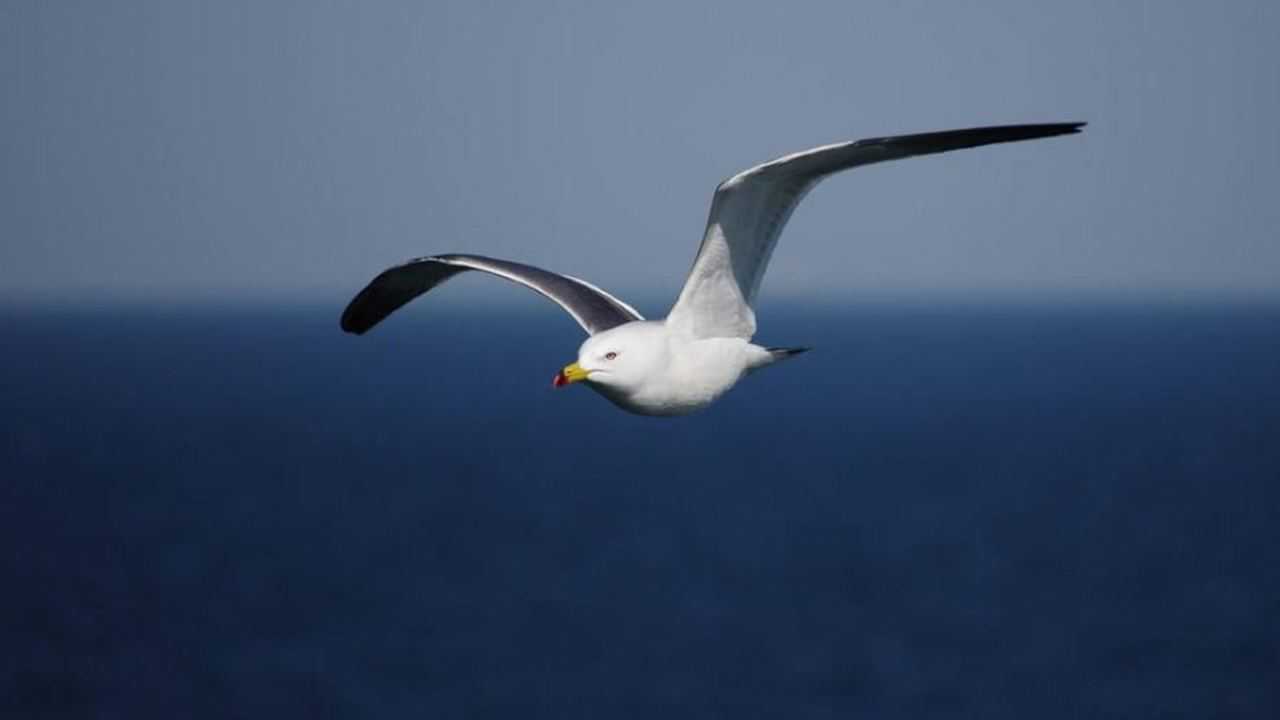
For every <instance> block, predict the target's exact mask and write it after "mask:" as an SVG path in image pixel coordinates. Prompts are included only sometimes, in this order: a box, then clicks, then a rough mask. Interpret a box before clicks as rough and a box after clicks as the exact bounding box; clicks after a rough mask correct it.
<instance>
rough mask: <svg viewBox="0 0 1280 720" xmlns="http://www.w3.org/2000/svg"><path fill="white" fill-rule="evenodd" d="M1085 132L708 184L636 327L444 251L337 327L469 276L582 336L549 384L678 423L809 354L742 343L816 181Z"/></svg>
mask: <svg viewBox="0 0 1280 720" xmlns="http://www.w3.org/2000/svg"><path fill="white" fill-rule="evenodd" d="M1084 125H1085V123H1082V122H1073V123H1046V124H1035V125H1002V126H993V127H978V128H967V129H963V130H945V131H942V132H929V133H919V134H914V135H897V136H891V137H877V138H866V139H863V140H856V141H852V142H842V143H836V144H832V145H823V146H821V147H816V148H813V149H811V150H805V151H802V152H798V153H794V154H791V155H786V156H783V157H780V158H778V159H776V160H772V161H770V162H766V163H763V164H761V165H756V166H755V167H752V168H750V169H748V170H744V171H742V172H740V173H738V174H737V175H734V176H733V177H730V178H729V179H727V180H725V181H724V182H722V183H720V185H719V186H718V187H716V191H715V195H714V196H713V197H712V200H711V216H710V218H709V219H708V220H707V227H706V231H705V232H704V234H703V237H702V244H701V245H700V246H699V248H698V253H697V255H696V256H695V257H694V260H693V267H692V269H690V271H689V277H688V279H686V280H685V284H684V287H683V289H681V291H680V295H679V297H678V298H676V302H675V305H674V306H672V308H671V311H670V312H669V313H668V314H667V317H666V318H665V319H663V320H645V319H644V317H642V316H641V315H640V313H638V312H636V310H635V308H633V307H631V306H630V305H628V304H627V303H625V302H623V301H622V300H619V299H618V298H617V297H615V296H614V295H611V294H609V293H608V292H605V291H604V290H602V289H600V288H599V287H596V286H595V285H592V284H591V283H589V282H587V281H586V280H582V279H579V278H576V277H572V276H570V275H561V274H558V273H554V272H550V271H548V270H543V269H541V268H537V267H533V266H532V265H525V264H522V263H518V262H512V261H510V260H499V259H497V258H491V257H484V256H482V255H463V254H447V255H432V256H430V257H421V258H417V259H414V260H410V261H408V262H406V263H404V264H401V265H397V266H395V267H392V268H390V269H388V270H386V271H385V272H383V273H381V274H380V275H378V276H377V277H375V278H374V279H373V280H372V281H371V282H370V283H369V284H368V285H367V286H366V287H365V288H364V289H363V290H361V291H360V292H359V294H357V295H356V296H355V298H354V299H352V300H351V303H350V304H349V305H348V306H347V308H346V311H345V312H343V314H342V321H341V326H342V329H343V330H345V331H346V332H349V333H354V334H356V335H362V334H364V333H365V332H368V331H369V329H370V328H372V327H374V326H375V325H377V324H378V323H380V322H381V321H382V320H384V319H385V318H386V317H387V316H388V315H390V314H391V313H393V312H395V311H396V310H397V309H399V308H400V307H402V306H403V305H405V304H406V303H408V302H409V301H411V300H413V299H414V298H416V297H418V296H419V295H421V294H423V293H425V292H427V291H428V290H431V289H432V288H434V287H436V286H438V285H440V284H441V283H443V282H444V281H445V280H448V279H449V278H451V277H453V276H454V275H457V274H459V273H462V272H466V271H469V270H478V271H481V272H485V273H489V274H491V275H496V276H498V277H500V278H504V279H506V280H510V281H511V282H514V283H519V284H520V285H523V286H525V287H527V288H529V289H530V290H533V291H534V292H537V293H538V294H540V295H542V296H544V297H546V298H548V299H549V300H551V301H552V302H555V303H556V304H557V305H559V306H560V307H562V308H564V310H565V311H566V312H568V313H569V315H571V316H572V317H573V319H574V320H576V321H577V322H578V324H579V325H581V326H582V329H583V330H585V331H586V332H587V334H588V336H589V337H588V338H587V339H586V341H585V342H583V343H582V346H581V347H580V348H579V349H578V359H577V362H573V363H570V364H568V365H566V366H565V367H564V369H562V370H560V371H559V372H558V373H557V374H556V375H555V377H554V379H553V381H552V384H553V385H554V386H555V387H562V386H566V385H570V384H574V383H585V384H586V385H587V386H588V387H590V388H592V389H593V390H595V391H597V392H598V393H599V394H601V395H603V396H604V397H605V398H607V399H609V400H610V401H612V402H613V403H614V404H615V405H617V406H618V407H620V408H622V409H623V410H627V411H629V412H633V413H636V414H640V415H652V416H675V415H685V414H688V413H692V412H695V411H697V410H701V409H703V408H705V407H707V406H708V405H710V404H711V403H712V402H714V401H715V400H716V399H717V398H719V397H720V396H721V395H723V394H724V393H725V392H727V391H728V390H729V389H730V388H732V387H733V386H734V385H736V384H737V382H738V381H739V380H741V379H742V378H743V377H745V376H746V375H748V374H750V373H752V372H754V371H756V370H759V369H761V368H764V367H768V366H770V365H773V364H775V363H778V362H781V361H783V360H787V359H790V358H793V357H795V356H796V355H799V354H800V353H802V352H804V351H805V350H807V349H808V348H801V347H765V346H761V345H756V344H754V343H752V342H751V338H752V337H753V336H754V335H755V333H756V318H755V312H754V310H753V307H754V304H755V300H756V294H757V293H758V291H759V289H760V280H761V279H762V278H763V277H764V271H765V268H766V266H768V264H769V257H770V255H772V254H773V248H774V246H775V245H776V244H777V242H778V236H779V235H781V234H782V228H783V226H785V225H786V224H787V220H788V219H789V218H790V217H791V213H792V212H793V211H795V209H796V206H797V205H799V204H800V201H801V200H802V199H803V198H804V196H805V195H806V194H807V193H808V192H809V191H810V190H812V189H813V188H814V186H816V185H817V184H818V183H819V182H820V181H821V180H822V179H824V178H826V177H828V176H830V175H833V174H835V173H838V172H840V171H842V170H848V169H850V168H855V167H860V166H863V165H871V164H873V163H879V162H885V161H888V160H899V159H902V158H908V157H913V156H916V155H930V154H933V153H941V152H948V151H951V150H960V149H963V148H972V147H978V146H981V145H991V144H995V143H1005V142H1016V141H1020V140H1034V139H1037V138H1048V137H1054V136H1057V135H1071V134H1074V133H1078V132H1080V130H1081V128H1083V127H1084Z"/></svg>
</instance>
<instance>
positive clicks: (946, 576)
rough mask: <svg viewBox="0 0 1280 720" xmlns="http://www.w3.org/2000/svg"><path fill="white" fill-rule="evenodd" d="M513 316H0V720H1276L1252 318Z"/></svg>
mask: <svg viewBox="0 0 1280 720" xmlns="http://www.w3.org/2000/svg"><path fill="white" fill-rule="evenodd" d="M521 307H523V306H521ZM516 310H517V311H519V310H520V309H519V308H517V309H516ZM525 312H527V314H525V315H515V316H512V315H510V314H509V311H508V310H505V309H503V310H494V311H492V312H480V313H477V314H475V315H474V316H473V317H469V318H463V319H459V318H457V317H454V316H451V315H450V313H449V312H448V311H444V310H441V309H440V308H438V307H434V306H433V307H432V308H430V309H429V310H423V311H417V310H414V309H413V308H411V309H410V312H409V313H408V315H407V316H406V317H400V316H397V317H396V318H393V320H392V322H390V323H389V324H388V325H387V326H386V327H385V328H379V329H378V330H377V331H375V332H374V333H372V334H371V335H369V336H367V337H364V338H353V337H349V336H344V335H342V334H340V333H339V332H338V330H337V327H336V326H337V308H315V309H305V308H298V309H288V310H267V311H261V310H258V311H252V310H249V309H223V310H216V309H207V310H199V309H189V308H188V309H173V310H168V311H160V312H156V311H143V310H140V309H134V310H130V309H124V308H119V309H107V310H101V311H97V312H89V311H62V312H49V311H40V312H35V311H32V312H25V311H16V310H9V311H6V312H5V313H4V314H3V315H2V316H0V336H2V337H3V338H4V340H3V352H0V400H2V401H3V404H4V410H5V411H4V412H3V413H2V414H0V415H2V419H0V472H2V474H3V481H2V483H0V541H2V542H0V548H2V549H3V553H2V554H0V587H2V588H3V589H2V590H0V618H2V621H0V622H2V625H0V632H2V633H3V635H2V636H0V641H2V645H0V647H3V652H2V653H0V716H3V717H111V718H139V717H165V718H172V717H209V718H227V717H299V718H312V717H371V718H388V717H458V718H481V717H504V718H505V717H547V718H573V717H591V718H599V717H634V718H649V717H654V716H658V715H661V716H662V717H690V718H695V717H696V718H702V717H779V718H782V717H786V718H833V717H850V716H868V717H887V718H897V717H902V718H907V717H911V718H916V717H935V716H937V717H1008V718H1025V717H1050V718H1051V717H1063V718H1078V717H1126V718H1130V717H1157V716H1158V717H1195V718H1202V717H1208V716H1232V717H1257V718H1274V717H1277V716H1280V715H1277V712H1278V711H1280V310H1274V309H1272V310H1267V309H1256V308H1254V309H1245V308H1235V309H1231V308H1221V309H1211V308H1210V309H1136V308H1109V307H1093V308H1077V309H1072V310H1067V309H1051V308H1025V309H990V308H987V309H983V308H978V307H974V308H951V309H948V308H936V309H928V308H914V309H893V308H876V309H861V310H847V309H838V308H818V307H814V308H805V307H795V306H793V307H790V308H783V309H774V310H772V311H766V312H765V313H763V314H762V317H761V327H762V328H763V329H764V331H763V332H762V334H761V339H762V341H764V342H768V343H771V344H779V345H800V344H813V345H815V346H816V347H817V349H816V350H815V351H814V352H813V353H810V354H808V355H805V356H803V357H800V358H798V359H796V360H794V361H792V362H789V363H787V364H786V365H782V366H779V367H776V368H770V369H768V370H765V371H762V372H761V373H759V374H758V375H755V376H753V377H751V378H749V379H747V380H746V381H745V382H744V384H743V385H742V386H741V387H739V388H738V389H736V390H735V391H734V392H733V393H731V394H730V395H729V396H727V397H726V398H725V399H724V400H723V401H722V402H721V403H720V404H719V405H717V406H715V407H714V408H713V409H711V410H710V411H708V412H705V413H703V414H701V415H696V416H693V417H689V418H683V419H677V420H655V419H650V418H639V417H633V416H628V415H624V414H622V413H620V412H618V411H617V410H616V409H614V408H613V407H612V406H611V405H609V404H608V403H606V402H605V401H604V400H603V399H601V398H599V397H596V396H594V395H593V394H592V393H591V392H589V391H587V390H585V389H583V388H570V389H568V390H564V391H553V390H551V389H550V387H549V381H550V378H551V375H552V374H553V372H554V371H555V370H556V369H557V368H558V367H560V366H561V365H562V364H564V363H565V362H567V361H569V360H572V359H573V358H574V356H575V352H576V347H577V343H578V342H579V337H578V335H577V331H576V328H575V327H574V326H573V325H572V324H571V323H570V322H569V321H567V320H565V319H563V317H562V316H561V315H560V314H559V313H557V312H556V311H555V310H554V308H550V307H548V308H545V309H543V308H541V307H539V308H537V309H533V310H526V311H525ZM472 321H474V322H472ZM428 329H430V330H433V331H438V332H437V333H434V338H433V337H429V335H428V332H427V331H428Z"/></svg>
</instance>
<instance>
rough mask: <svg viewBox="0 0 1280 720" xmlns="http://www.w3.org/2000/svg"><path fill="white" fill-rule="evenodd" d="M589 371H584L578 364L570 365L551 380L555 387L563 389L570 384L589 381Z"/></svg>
mask: <svg viewBox="0 0 1280 720" xmlns="http://www.w3.org/2000/svg"><path fill="white" fill-rule="evenodd" d="M587 374H588V371H587V370H583V369H582V366H581V365H579V364H578V363H569V364H568V365H565V366H564V369H563V370H561V371H560V373H559V374H558V375H556V376H555V378H553V379H552V380H551V385H552V386H553V387H562V386H564V385H568V384H569V383H576V382H580V381H582V380H586V379H587Z"/></svg>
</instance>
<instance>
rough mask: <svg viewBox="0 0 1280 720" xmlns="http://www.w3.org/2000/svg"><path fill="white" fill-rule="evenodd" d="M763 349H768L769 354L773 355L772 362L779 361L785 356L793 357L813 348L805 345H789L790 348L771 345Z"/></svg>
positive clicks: (784, 358)
mask: <svg viewBox="0 0 1280 720" xmlns="http://www.w3.org/2000/svg"><path fill="white" fill-rule="evenodd" d="M765 349H766V350H768V351H769V354H770V355H772V356H773V362H779V361H781V360H786V359H787V358H793V357H795V356H796V355H799V354H800V353H805V352H809V351H810V350H812V349H813V348H807V347H790V348H784V347H772V348H765Z"/></svg>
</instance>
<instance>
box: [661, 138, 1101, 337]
mask: <svg viewBox="0 0 1280 720" xmlns="http://www.w3.org/2000/svg"><path fill="white" fill-rule="evenodd" d="M1084 125H1085V123H1053V124H1042V125H1004V126H997V127H980V128H969V129H966V130H946V131H943V132H931V133H921V134H918V135H897V136H893V137H880V138H867V139H864V140H857V141H854V142H844V143H837V144H834V145H824V146H822V147H816V148H813V149H812V150H805V151H803V152H798V153H795V154H793V155H787V156H785V157H780V158H778V159H777V160H773V161H770V162H767V163H764V164H763V165H757V166H755V167H753V168H750V169H749V170H745V171H743V172H740V173H738V174H737V175H734V176H733V177H731V178H729V179H728V180H725V181H724V182H722V183H720V186H719V187H717V188H716V193H715V197H714V198H712V201H711V216H710V218H709V219H708V220H707V229H706V233H705V234H704V235H703V238H702V245H701V246H700V247H699V248H698V254H697V256H696V257H695V258H694V261H693V268H692V269H691V270H690V271H689V277H688V279H687V280H685V284H684V288H683V289H682V290H681V291H680V297H678V298H677V299H676V303H675V305H674V306H673V307H672V308H671V312H670V314H669V315H668V316H667V323H668V325H670V326H673V327H675V328H677V329H679V330H681V331H683V332H686V333H688V334H690V335H692V336H694V337H743V338H750V337H751V336H752V335H753V334H755V330H756V320H755V312H754V311H753V310H752V305H753V303H754V302H755V297H756V292H757V290H759V288H760V279H761V278H762V277H764V271H765V267H766V266H768V264H769V256H770V255H772V254H773V248H774V246H775V245H776V244H777V242H778V236H779V235H780V234H781V233H782V228H783V226H784V225H786V224H787V220H788V219H789V218H790V217H791V213H792V212H793V211H794V210H795V209H796V206H797V205H799V204H800V201H801V200H802V199H803V198H804V196H805V194H806V193H808V192H809V191H810V190H812V189H813V188H814V186H815V185H817V184H818V182H819V181H821V180H822V179H823V178H825V177H827V176H828V175H833V174H835V173H837V172H840V171H841V170H848V169H849V168H854V167H858V166H861V165H870V164H872V163H878V162H884V161H886V160H898V159H900V158H906V157H912V156H914V155H928V154H930V153H940V152H947V151H948V150H959V149H961V148H971V147H978V146H980V145H990V144H993V143H1003V142H1014V141H1017V140H1032V139H1035V138H1044V137H1052V136H1054V135H1069V134H1072V133H1077V132H1079V131H1080V128H1082V127H1083V126H1084Z"/></svg>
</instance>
